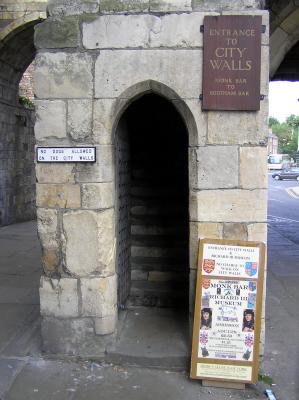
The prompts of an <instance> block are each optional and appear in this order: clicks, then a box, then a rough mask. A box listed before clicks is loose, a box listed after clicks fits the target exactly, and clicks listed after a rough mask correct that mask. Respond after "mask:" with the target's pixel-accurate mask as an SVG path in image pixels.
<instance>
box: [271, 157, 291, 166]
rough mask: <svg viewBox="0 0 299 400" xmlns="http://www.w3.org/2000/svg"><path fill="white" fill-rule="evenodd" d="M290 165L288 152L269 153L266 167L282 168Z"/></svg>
mask: <svg viewBox="0 0 299 400" xmlns="http://www.w3.org/2000/svg"><path fill="white" fill-rule="evenodd" d="M290 166H291V158H290V156H289V155H288V154H270V155H269V156H268V169H284V168H289V167H290Z"/></svg>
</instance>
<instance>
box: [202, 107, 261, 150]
mask: <svg viewBox="0 0 299 400" xmlns="http://www.w3.org/2000/svg"><path fill="white" fill-rule="evenodd" d="M267 118H268V107H267V103H265V101H262V102H261V110H260V111H257V112H254V113H249V112H238V111H234V112H231V111H219V112H216V111H210V112H209V113H208V143H209V144H230V145H234V144H253V145H257V144H260V143H261V142H262V143H266V140H267V129H266V126H267V125H265V124H266V121H267Z"/></svg>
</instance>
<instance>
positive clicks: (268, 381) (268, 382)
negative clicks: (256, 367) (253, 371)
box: [258, 373, 274, 386]
mask: <svg viewBox="0 0 299 400" xmlns="http://www.w3.org/2000/svg"><path fill="white" fill-rule="evenodd" d="M258 379H259V381H260V382H263V383H265V384H266V385H270V386H271V385H273V383H274V381H273V379H272V378H271V376H269V375H265V374H262V373H260V374H259V377H258Z"/></svg>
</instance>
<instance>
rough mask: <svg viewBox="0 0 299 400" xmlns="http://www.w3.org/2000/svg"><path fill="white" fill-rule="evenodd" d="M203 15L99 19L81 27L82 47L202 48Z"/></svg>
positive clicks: (123, 16)
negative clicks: (201, 28) (201, 27)
mask: <svg viewBox="0 0 299 400" xmlns="http://www.w3.org/2000/svg"><path fill="white" fill-rule="evenodd" d="M204 15H206V14H204V13H192V14H187V13H183V14H167V15H160V16H158V15H156V16H155V15H152V14H151V15H149V14H144V15H140V14H139V15H104V16H103V15H102V16H99V17H98V18H97V19H93V20H92V21H88V22H85V23H83V28H82V29H83V39H82V40H83V45H84V47H85V48H87V49H107V48H116V49H120V48H130V49H132V48H149V47H151V48H157V47H158V48H159V47H167V48H169V47H175V48H181V47H188V48H190V47H201V46H202V36H203V35H202V34H201V33H200V25H202V24H203V18H204Z"/></svg>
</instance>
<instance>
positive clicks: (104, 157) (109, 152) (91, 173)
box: [76, 145, 114, 183]
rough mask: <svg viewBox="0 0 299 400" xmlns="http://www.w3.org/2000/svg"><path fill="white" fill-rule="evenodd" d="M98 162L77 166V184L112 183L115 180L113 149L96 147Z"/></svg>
mask: <svg viewBox="0 0 299 400" xmlns="http://www.w3.org/2000/svg"><path fill="white" fill-rule="evenodd" d="M96 154H97V161H96V162H95V163H93V164H80V165H77V172H76V182H89V183H92V182H111V181H113V179H114V162H113V147H112V146H110V145H107V146H105V145H102V146H97V147H96Z"/></svg>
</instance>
